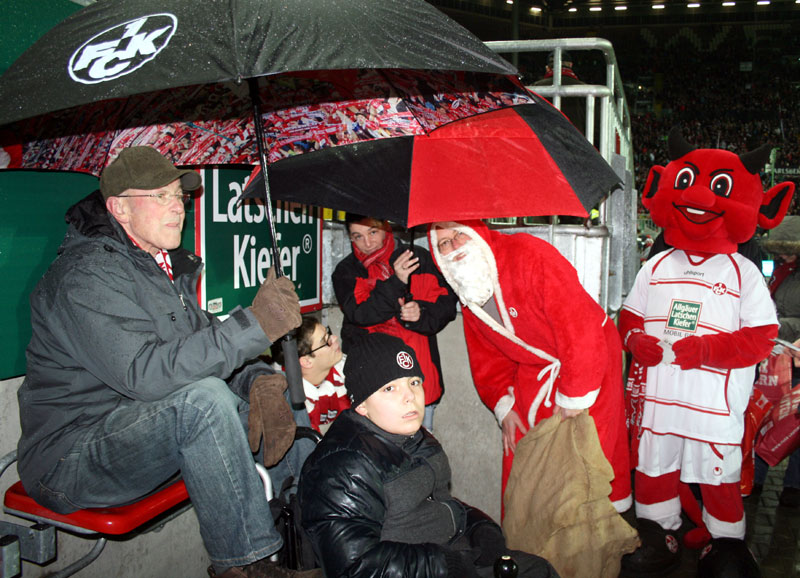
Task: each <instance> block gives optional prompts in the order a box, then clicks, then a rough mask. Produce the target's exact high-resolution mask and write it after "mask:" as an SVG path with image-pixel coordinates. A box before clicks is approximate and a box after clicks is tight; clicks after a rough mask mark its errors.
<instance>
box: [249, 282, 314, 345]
mask: <svg viewBox="0 0 800 578" xmlns="http://www.w3.org/2000/svg"><path fill="white" fill-rule="evenodd" d="M250 311H252V312H253V315H255V316H256V319H258V324H259V325H260V326H261V329H262V330H263V331H264V334H265V335H266V336H267V339H269V340H270V341H271V342H272V343H275V342H276V341H277V340H278V339H280V338H281V337H283V336H284V335H286V334H287V333H289V332H290V331H291V330H292V329H295V328H297V327H300V323H302V321H303V319H302V317H300V299H299V298H298V297H297V293H295V291H294V283H292V280H291V279H289V278H288V277H281V278H280V279H276V278H275V270H274V269H273V268H271V267H270V270H269V271H268V272H267V278H266V279H265V280H264V282H263V283H262V284H261V287H259V288H258V293H256V297H255V299H253V304H252V305H251V306H250Z"/></svg>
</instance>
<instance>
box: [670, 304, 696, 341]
mask: <svg viewBox="0 0 800 578" xmlns="http://www.w3.org/2000/svg"><path fill="white" fill-rule="evenodd" d="M701 307H702V305H701V304H700V303H696V302H694V301H678V300H677V299H673V301H672V305H671V306H670V308H669V317H668V319H667V328H669V329H679V330H681V331H689V332H691V333H694V332H695V331H697V323H698V322H699V321H700V309H701Z"/></svg>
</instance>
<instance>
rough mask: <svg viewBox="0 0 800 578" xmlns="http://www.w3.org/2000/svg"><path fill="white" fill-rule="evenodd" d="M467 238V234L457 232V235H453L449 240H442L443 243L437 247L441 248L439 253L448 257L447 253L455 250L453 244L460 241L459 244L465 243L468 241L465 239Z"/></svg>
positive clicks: (440, 242)
mask: <svg viewBox="0 0 800 578" xmlns="http://www.w3.org/2000/svg"><path fill="white" fill-rule="evenodd" d="M465 237H467V235H466V234H465V233H462V232H461V231H456V234H455V235H453V236H452V237H450V238H449V239H442V240H441V241H439V242H438V243H437V244H436V246H437V247H438V248H439V252H440V253H441V254H442V255H446V254H447V253H449V252H450V251H452V250H453V243H454V242H455V241H458V242H459V243H463V242H464V241H466V240H467V239H465ZM467 238H468V237H467Z"/></svg>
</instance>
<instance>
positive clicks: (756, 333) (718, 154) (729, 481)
mask: <svg viewBox="0 0 800 578" xmlns="http://www.w3.org/2000/svg"><path fill="white" fill-rule="evenodd" d="M668 148H669V157H670V159H671V162H670V163H669V164H668V165H667V166H665V167H661V166H655V167H653V168H652V169H651V170H650V174H649V176H648V179H647V183H646V185H645V189H644V193H643V197H642V203H643V204H644V206H645V208H647V209H648V210H649V211H650V215H651V216H652V218H653V221H654V222H655V223H656V225H658V226H659V227H662V228H663V229H664V240H665V241H666V243H667V244H668V245H669V246H670V247H671V248H670V249H668V250H666V251H663V252H661V253H658V254H657V255H655V256H654V257H652V258H650V259H649V260H648V261H647V262H646V263H645V264H644V266H643V267H642V269H641V270H640V271H639V274H638V276H637V277H636V281H635V283H634V287H633V289H632V290H631V293H630V295H629V296H628V298H627V299H626V300H625V303H624V305H623V311H622V313H621V314H620V320H619V329H620V333H621V336H622V340H623V345H624V346H625V349H626V350H627V351H629V352H630V353H631V354H632V356H633V364H632V366H631V378H630V379H629V384H631V383H633V384H634V389H633V391H631V392H630V393H631V394H632V398H631V399H632V400H634V401H633V403H632V409H633V411H632V413H631V416H630V426H631V441H632V443H631V446H632V451H633V456H632V457H633V463H634V464H636V472H635V477H634V485H635V491H634V497H635V506H636V517H637V524H638V528H639V534H640V537H641V539H642V546H641V547H640V548H639V549H638V550H637V551H636V552H634V553H633V554H630V555H628V556H626V557H625V559H623V571H624V573H625V574H626V575H630V576H651V575H661V574H664V573H668V572H670V571H672V570H673V569H674V568H675V567H677V566H678V565H679V564H680V558H681V554H680V544H679V542H678V540H677V537H676V531H677V529H678V528H679V527H680V525H681V502H680V499H679V487H680V486H681V484H682V483H683V484H689V483H696V484H698V485H699V488H700V492H701V495H702V502H703V511H702V521H703V522H704V523H705V526H706V527H707V528H708V532H710V534H711V537H712V540H711V542H710V544H709V545H708V546H706V548H705V549H704V550H703V552H702V554H701V559H700V562H699V565H700V571H699V575H700V576H726V577H727V576H747V577H749V576H759V575H760V572H759V569H758V565H757V563H756V561H755V559H754V558H753V556H752V554H751V553H750V551H749V550H748V548H747V546H746V545H745V542H744V534H745V520H744V509H743V505H742V498H741V495H740V492H739V479H740V477H741V464H742V453H741V446H740V444H741V442H742V435H743V432H744V413H745V409H746V407H747V403H748V400H749V399H750V394H751V392H752V389H753V380H754V376H755V365H756V364H757V363H758V362H760V361H761V360H762V359H764V358H765V357H767V356H768V355H769V353H770V350H771V349H772V346H773V344H772V342H771V340H772V339H773V338H775V337H776V336H777V333H778V320H777V317H776V314H775V309H774V306H773V304H772V300H771V299H770V295H769V291H768V290H767V287H766V283H765V282H764V279H763V277H762V275H761V272H760V271H759V270H758V267H756V266H755V265H754V264H753V263H752V262H751V261H750V260H748V259H746V258H744V257H742V256H741V255H740V254H738V253H737V252H736V249H737V244H738V243H742V242H744V241H747V240H749V239H750V238H751V237H752V236H753V235H754V233H755V231H756V226H759V227H761V228H763V229H771V228H772V227H775V226H776V225H778V224H779V223H780V222H781V220H782V219H783V217H784V215H785V214H786V211H787V209H788V207H789V203H790V202H791V199H792V194H793V193H794V184H793V183H788V182H787V183H781V184H778V185H775V186H774V187H772V188H771V189H769V190H768V191H767V192H766V193H765V192H764V190H763V187H762V184H761V178H760V176H759V171H760V170H761V168H762V167H763V166H764V164H765V163H766V161H767V158H768V156H769V152H770V147H769V146H768V145H766V146H763V147H761V148H759V149H757V150H754V151H752V152H749V153H746V154H743V155H736V154H734V153H732V152H729V151H725V150H719V149H696V150H695V149H692V147H691V146H690V145H689V144H688V143H686V141H685V140H684V139H683V137H682V136H681V133H680V131H679V130H678V129H673V131H672V132H671V133H670V135H669V139H668ZM685 487H686V486H684V488H685Z"/></svg>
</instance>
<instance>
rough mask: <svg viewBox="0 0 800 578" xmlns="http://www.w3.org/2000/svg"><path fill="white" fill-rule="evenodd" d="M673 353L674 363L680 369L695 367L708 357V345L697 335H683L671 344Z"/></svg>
mask: <svg viewBox="0 0 800 578" xmlns="http://www.w3.org/2000/svg"><path fill="white" fill-rule="evenodd" d="M672 351H673V352H674V353H675V361H674V362H673V363H674V364H675V365H678V366H680V368H681V369H697V368H698V367H700V366H701V365H703V363H705V362H706V359H707V358H708V347H707V345H706V342H705V340H704V339H703V338H702V337H698V336H697V335H690V336H689V337H684V338H683V339H680V340H678V341H676V342H675V343H673V344H672Z"/></svg>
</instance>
